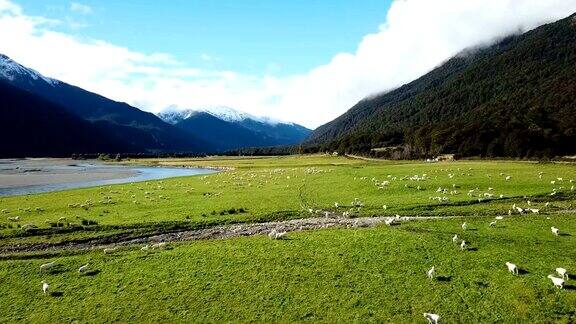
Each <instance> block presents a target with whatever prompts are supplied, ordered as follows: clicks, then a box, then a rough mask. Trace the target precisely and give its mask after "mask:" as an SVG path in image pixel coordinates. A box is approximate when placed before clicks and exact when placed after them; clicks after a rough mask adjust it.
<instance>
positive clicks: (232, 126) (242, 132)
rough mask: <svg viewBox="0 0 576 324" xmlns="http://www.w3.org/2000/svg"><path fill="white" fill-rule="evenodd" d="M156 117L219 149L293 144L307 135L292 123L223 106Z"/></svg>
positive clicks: (173, 110)
mask: <svg viewBox="0 0 576 324" xmlns="http://www.w3.org/2000/svg"><path fill="white" fill-rule="evenodd" d="M158 117H160V118H161V119H162V120H164V121H165V122H167V123H169V124H172V125H175V126H176V127H179V128H181V129H183V130H186V131H187V132H189V133H191V134H193V135H195V136H197V137H200V138H202V139H204V140H205V141H207V142H211V143H216V144H217V145H218V147H219V148H220V150H229V149H237V148H242V147H261V146H275V145H290V144H296V143H299V142H301V141H303V140H304V139H305V138H306V137H307V136H308V134H310V130H309V129H307V128H306V127H303V126H300V125H297V124H294V123H286V122H281V121H276V120H273V119H271V118H267V117H257V116H254V115H251V114H248V113H245V112H241V111H238V110H235V109H233V108H230V107H225V106H214V107H207V108H198V109H181V108H179V107H178V106H174V105H173V106H170V107H168V108H166V109H165V110H164V111H162V112H160V113H158Z"/></svg>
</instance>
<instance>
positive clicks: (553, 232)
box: [550, 226, 560, 236]
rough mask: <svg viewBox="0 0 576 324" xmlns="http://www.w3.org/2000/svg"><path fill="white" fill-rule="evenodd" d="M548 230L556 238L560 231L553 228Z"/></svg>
mask: <svg viewBox="0 0 576 324" xmlns="http://www.w3.org/2000/svg"><path fill="white" fill-rule="evenodd" d="M550 230H551V231H552V234H554V235H556V236H558V233H559V231H560V230H559V229H558V228H556V227H554V226H552V227H550Z"/></svg>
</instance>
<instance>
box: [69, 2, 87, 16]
mask: <svg viewBox="0 0 576 324" xmlns="http://www.w3.org/2000/svg"><path fill="white" fill-rule="evenodd" d="M70 10H71V11H73V12H76V13H80V14H84V15H88V14H91V13H92V8H91V7H90V6H88V5H85V4H82V3H78V2H70Z"/></svg>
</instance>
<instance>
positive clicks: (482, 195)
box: [1, 168, 574, 323]
mask: <svg viewBox="0 0 576 324" xmlns="http://www.w3.org/2000/svg"><path fill="white" fill-rule="evenodd" d="M294 170H297V169H294ZM471 170H472V169H471V168H470V169H469V170H467V171H463V170H460V169H459V168H458V169H457V172H456V171H455V170H452V169H450V170H449V169H446V170H444V169H442V170H440V171H441V172H448V178H449V179H456V178H457V177H458V176H471ZM332 171H333V169H330V170H323V169H319V168H308V169H306V170H305V172H304V173H305V175H317V174H324V173H327V172H332ZM436 171H437V170H436ZM486 176H487V177H492V175H491V174H487V175H486ZM538 176H539V178H540V179H542V177H543V173H542V172H540V173H539V175H538ZM296 177H298V175H297V174H295V173H289V172H286V170H285V169H274V170H270V171H267V172H266V173H264V172H260V173H258V172H251V173H246V174H232V175H231V176H230V178H229V179H219V177H214V178H207V177H201V180H202V181H204V184H205V185H210V183H211V181H212V182H213V186H214V187H215V188H223V187H224V186H228V185H233V186H234V187H236V188H246V187H252V186H255V187H263V186H265V185H267V184H269V183H270V184H275V185H278V184H279V183H281V181H282V180H284V179H285V180H290V179H291V178H296ZM500 177H502V178H503V179H504V181H507V182H508V181H512V176H511V175H506V174H504V173H500ZM430 178H431V176H429V175H428V174H426V173H424V174H418V175H411V176H403V177H399V176H393V175H388V176H387V177H386V179H385V180H379V179H377V178H375V177H373V178H372V179H370V181H371V182H372V183H373V185H375V186H376V187H377V188H378V189H380V190H385V189H387V188H389V187H390V186H391V185H392V184H393V183H394V182H396V181H409V183H406V184H405V185H404V188H405V189H408V190H410V189H415V190H417V191H424V190H426V188H425V186H424V183H425V182H426V181H427V180H428V179H430ZM354 179H355V180H368V177H355V178H354ZM568 181H569V182H570V184H572V183H573V180H568ZM565 182H566V181H565V180H564V179H563V178H560V177H558V178H556V179H554V180H552V181H550V184H551V185H554V186H556V185H557V184H559V185H560V186H559V187H558V188H557V187H554V188H553V189H552V192H551V193H550V196H554V195H556V194H557V193H558V192H559V191H562V190H564V189H566V187H565V186H562V184H563V183H565ZM412 183H418V184H417V185H416V184H412ZM178 185H179V186H181V187H182V188H183V190H184V189H185V190H186V192H187V193H192V192H194V189H193V188H189V187H187V186H185V185H184V184H182V183H179V184H176V186H178ZM151 186H154V188H153V190H151V189H150V188H151ZM286 186H287V187H289V184H287V185H286ZM145 187H146V188H145ZM134 188H135V189H134ZM164 189H165V188H164V186H163V185H162V181H159V182H157V184H152V183H149V182H147V183H145V186H143V185H138V184H130V185H128V189H127V190H124V189H123V188H120V191H117V192H114V193H116V194H118V193H122V190H124V193H128V194H130V195H131V198H132V199H133V201H132V202H133V203H134V204H139V203H140V202H141V201H146V202H154V201H156V200H169V199H170V198H169V197H168V196H167V195H160V194H158V192H161V191H163V190H164ZM570 190H574V186H573V185H572V186H571V187H570ZM435 192H436V194H437V195H436V196H430V197H429V199H430V200H433V201H438V202H440V203H447V202H450V201H451V197H454V196H458V195H460V194H461V192H460V186H459V185H457V184H456V183H453V184H452V185H451V186H450V187H438V188H437V189H436V190H435ZM142 193H143V194H142ZM101 194H102V195H103V196H102V199H101V200H100V201H98V203H101V204H115V203H116V202H117V201H116V200H114V198H113V197H112V196H111V195H105V194H104V193H103V192H102V193H101ZM216 196H217V194H216ZM467 196H468V197H470V198H474V199H477V200H478V202H482V201H484V200H493V199H503V198H505V195H504V193H500V194H497V193H495V189H494V188H492V187H489V188H487V189H486V190H480V189H479V188H474V189H470V190H468V192H467ZM526 205H527V206H528V207H525V206H524V207H523V206H519V205H517V204H514V205H512V207H511V208H510V209H509V210H508V215H512V214H525V213H532V214H540V210H541V209H542V208H545V207H548V206H549V203H545V205H544V207H539V208H538V207H537V206H535V205H534V204H533V203H532V202H531V201H527V202H526ZM92 206H94V203H93V202H92V200H90V199H88V200H86V201H84V202H83V203H72V204H69V206H68V207H69V208H72V209H73V208H82V209H85V210H88V209H90V208H91V207H92ZM333 206H334V209H336V210H341V209H342V208H347V207H345V206H342V205H341V204H340V203H339V202H335V203H334V204H333ZM349 207H350V210H346V211H344V212H343V213H342V215H343V216H344V217H350V216H351V214H352V213H353V212H355V211H360V210H361V209H362V208H363V207H364V203H363V202H362V201H361V200H360V199H359V198H355V199H354V200H353V201H352V202H351V203H350V206H349ZM382 208H383V209H384V210H385V211H386V210H387V209H388V205H382ZM42 210H43V209H42V208H40V207H37V208H36V211H42ZM23 211H25V212H31V209H30V208H28V209H25V210H23ZM308 211H309V212H310V213H311V214H317V213H323V214H324V215H325V216H326V217H330V216H332V215H333V214H334V212H333V211H331V210H328V211H326V210H322V209H312V208H309V209H308ZM1 212H2V213H9V211H8V210H2V211H1ZM8 219H9V220H11V221H15V222H16V221H19V220H20V217H19V216H14V217H9V218H8ZM502 219H503V217H502V216H497V217H496V218H495V219H494V220H493V221H491V222H490V223H489V227H495V226H496V225H497V222H498V221H500V220H502ZM399 220H400V216H399V215H396V216H394V217H389V218H387V219H386V220H385V223H386V224H387V225H393V224H394V223H396V222H398V221H399ZM60 221H62V222H64V221H65V218H60V219H59V222H60ZM461 228H462V230H463V231H466V230H467V228H468V224H467V223H466V222H464V223H462V225H461ZM551 232H552V233H553V234H554V235H556V236H558V235H560V234H559V232H560V230H559V229H558V228H557V227H555V226H552V227H551ZM285 235H286V232H285V231H282V232H281V231H278V230H276V229H274V230H272V231H271V232H270V233H269V234H268V236H269V238H270V239H274V240H279V239H282V238H284V237H285ZM452 242H453V243H454V244H457V245H458V246H459V247H460V250H462V251H465V250H467V245H468V243H467V242H466V241H464V240H460V238H459V236H458V234H454V236H453V237H452ZM165 248H167V245H166V243H164V242H160V243H155V244H152V245H149V244H147V245H145V246H143V247H142V248H141V250H142V251H144V252H148V251H149V250H154V249H165ZM117 249H118V247H110V248H106V249H104V250H103V251H104V253H106V254H113V253H115V252H116V251H117ZM56 265H57V264H56V263H55V262H50V263H46V264H42V265H41V266H40V270H41V271H47V270H50V269H51V268H53V267H54V266H56ZM506 266H507V268H508V270H509V271H510V272H511V273H512V274H515V275H518V273H519V270H518V266H517V265H516V264H514V263H511V262H506ZM89 267H90V264H85V265H82V266H80V267H79V269H78V272H79V273H80V274H84V273H86V272H87V271H88V270H89ZM555 270H556V273H557V274H558V275H559V276H560V277H555V276H553V275H548V278H549V279H550V280H551V281H552V283H553V285H554V286H555V287H558V288H563V286H564V283H565V281H566V280H568V279H569V276H568V272H567V270H566V269H565V268H556V269H555ZM435 274H436V267H435V266H433V267H432V268H430V269H429V270H427V271H426V275H427V277H428V278H429V279H434V277H435ZM42 291H43V293H44V294H47V295H48V294H50V285H49V284H48V282H46V281H42ZM424 317H425V318H426V319H427V320H428V321H429V322H430V323H438V321H439V320H440V316H439V315H438V314H434V313H424Z"/></svg>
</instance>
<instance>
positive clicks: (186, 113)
mask: <svg viewBox="0 0 576 324" xmlns="http://www.w3.org/2000/svg"><path fill="white" fill-rule="evenodd" d="M199 112H205V113H208V114H210V115H212V116H214V117H216V118H218V119H220V120H223V121H227V122H231V123H237V122H241V121H243V120H247V119H251V120H254V121H258V122H263V123H268V124H289V125H290V124H292V123H287V122H280V121H276V120H274V119H272V118H268V117H258V116H254V115H251V114H249V113H245V112H242V111H238V110H236V109H233V108H230V107H226V106H211V107H204V108H195V109H182V108H179V107H178V106H176V105H172V106H169V107H168V108H166V109H165V110H163V111H162V112H160V113H158V117H160V118H161V119H162V120H164V121H165V122H167V123H169V124H172V125H175V124H177V123H179V122H181V121H182V120H184V119H187V118H189V117H191V116H193V115H194V114H196V113H199Z"/></svg>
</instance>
